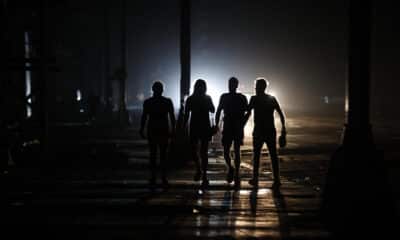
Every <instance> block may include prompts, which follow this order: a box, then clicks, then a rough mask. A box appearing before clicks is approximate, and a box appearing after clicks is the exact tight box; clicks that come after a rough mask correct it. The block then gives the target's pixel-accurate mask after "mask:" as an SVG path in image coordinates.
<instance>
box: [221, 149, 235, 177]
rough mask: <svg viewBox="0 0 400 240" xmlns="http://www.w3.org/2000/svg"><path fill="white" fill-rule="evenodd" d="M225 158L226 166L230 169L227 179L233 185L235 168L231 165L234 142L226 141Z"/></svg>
mask: <svg viewBox="0 0 400 240" xmlns="http://www.w3.org/2000/svg"><path fill="white" fill-rule="evenodd" d="M223 145H224V158H225V163H226V166H227V167H228V175H227V177H226V181H227V182H228V183H231V182H232V181H233V168H232V164H231V154H230V153H231V145H232V141H224V143H223Z"/></svg>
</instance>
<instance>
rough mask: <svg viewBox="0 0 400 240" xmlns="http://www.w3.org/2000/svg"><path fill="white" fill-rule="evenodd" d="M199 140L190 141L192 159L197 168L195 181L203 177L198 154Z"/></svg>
mask: <svg viewBox="0 0 400 240" xmlns="http://www.w3.org/2000/svg"><path fill="white" fill-rule="evenodd" d="M198 141H199V140H198V139H191V140H190V148H191V149H190V150H191V154H192V159H193V161H194V164H195V167H196V173H195V175H194V180H195V181H199V180H200V177H201V169H200V160H199V154H198Z"/></svg>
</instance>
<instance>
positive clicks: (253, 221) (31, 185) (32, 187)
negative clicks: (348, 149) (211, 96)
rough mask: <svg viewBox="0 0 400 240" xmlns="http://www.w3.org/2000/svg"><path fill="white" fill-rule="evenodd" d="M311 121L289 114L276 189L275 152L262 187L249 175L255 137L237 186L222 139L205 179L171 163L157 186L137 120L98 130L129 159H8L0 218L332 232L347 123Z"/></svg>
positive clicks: (130, 228) (8, 221)
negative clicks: (332, 187)
mask: <svg viewBox="0 0 400 240" xmlns="http://www.w3.org/2000/svg"><path fill="white" fill-rule="evenodd" d="M306 122H307V121H303V123H302V124H298V123H297V122H296V121H294V120H292V122H291V120H290V119H289V121H288V126H291V128H289V129H288V131H289V135H288V140H289V144H288V146H287V148H286V149H281V150H280V161H281V175H282V186H281V188H280V190H279V191H274V190H272V189H271V184H272V181H271V180H272V179H271V177H272V176H271V172H270V163H269V157H268V154H267V152H264V154H263V158H262V165H261V171H262V173H261V174H260V177H261V182H260V187H259V189H258V190H253V189H252V188H251V186H249V185H248V184H247V180H248V179H250V177H251V172H252V165H251V148H250V143H251V142H250V141H246V144H245V146H244V147H243V149H242V164H241V178H242V184H241V188H240V189H239V190H235V189H234V188H233V184H232V185H229V184H228V183H226V181H225V178H226V168H225V164H224V160H223V158H222V153H221V150H220V149H219V148H218V144H214V145H213V146H212V147H211V148H210V160H209V162H210V165H209V172H208V174H209V178H210V180H211V181H210V186H209V187H208V188H207V189H203V190H202V189H201V188H200V183H199V182H194V181H193V180H192V179H193V176H194V167H193V163H190V162H189V163H187V164H186V165H185V166H183V167H179V168H178V167H176V168H174V169H171V170H170V176H169V179H170V186H169V188H162V186H161V185H157V186H156V188H155V189H150V187H149V185H148V182H147V179H148V178H149V172H148V169H147V147H146V142H145V141H144V140H137V139H138V138H137V132H136V131H135V130H130V131H125V133H124V134H122V135H125V137H121V136H119V135H118V134H116V135H114V136H112V137H110V138H108V139H104V138H97V139H92V140H93V141H97V142H98V143H99V142H103V143H104V142H113V143H117V144H118V146H117V148H118V150H119V151H120V152H123V153H125V156H127V157H128V158H127V160H128V161H127V164H126V165H125V166H123V167H121V165H118V166H113V164H110V165H109V166H104V165H102V167H93V168H90V167H89V168H88V167H79V166H78V167H77V166H75V167H65V168H63V167H58V168H47V169H45V168H37V167H33V166H30V167H16V166H14V167H10V169H8V170H7V171H5V172H3V173H2V175H1V179H2V183H3V184H5V185H3V186H4V188H3V193H2V195H3V196H5V197H4V198H3V204H2V206H3V210H2V213H3V214H1V218H2V219H1V221H2V222H3V223H5V224H3V226H4V227H5V228H4V229H5V232H6V233H8V234H11V235H10V236H12V238H9V239H18V238H19V237H24V238H27V237H29V238H31V237H35V238H36V237H39V238H49V239H50V238H51V239H76V238H79V239H80V238H83V239H193V238H200V239H204V238H207V239H265V238H268V239H330V238H331V235H330V233H329V232H328V231H327V230H326V229H325V228H324V227H323V224H322V223H321V218H320V216H319V207H320V194H321V193H320V192H321V186H323V180H324V175H325V174H326V166H327V162H328V160H329V156H330V153H331V152H332V151H333V150H334V149H335V147H336V146H337V142H338V139H339V135H340V129H339V128H337V127H336V125H335V124H331V123H328V122H322V123H320V124H326V125H327V126H325V127H324V128H323V129H324V130H320V131H313V130H312V129H307V124H305V123H306ZM296 124H297V125H296ZM308 124H309V126H311V125H312V124H314V123H311V122H310V123H308ZM304 131H308V135H304ZM126 136H131V137H126ZM135 139H136V140H135ZM247 140H248V139H247ZM216 141H217V139H216ZM54 161H56V160H54ZM4 189H5V190H4Z"/></svg>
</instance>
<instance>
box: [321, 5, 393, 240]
mask: <svg viewBox="0 0 400 240" xmlns="http://www.w3.org/2000/svg"><path fill="white" fill-rule="evenodd" d="M371 12H372V6H371V0H364V1H361V0H350V1H349V20H350V21H349V39H348V43H349V51H348V70H347V83H346V84H347V86H346V91H347V99H346V124H345V129H344V134H343V142H342V144H341V146H340V147H339V148H338V149H337V151H336V152H335V153H334V154H333V156H332V159H331V161H330V165H329V169H328V174H327V177H326V181H325V186H324V189H323V194H322V209H321V210H322V216H323V219H324V222H325V223H326V225H327V226H328V228H329V229H330V230H331V231H332V232H333V233H334V234H335V235H336V236H335V239H336V238H337V239H341V238H345V237H356V238H363V237H373V238H377V237H379V238H389V236H390V234H391V233H390V231H391V230H392V228H391V225H392V224H393V222H392V217H393V213H394V212H395V210H394V203H393V202H392V201H393V199H392V197H391V196H390V195H391V194H390V191H389V188H388V186H389V184H388V182H387V173H386V168H385V165H384V158H383V152H382V151H378V150H377V149H376V147H375V145H374V142H373V137H372V133H371V124H370V117H369V107H370V106H369V101H370V94H369V91H370V49H371V44H370V43H371ZM385 236H386V237H385Z"/></svg>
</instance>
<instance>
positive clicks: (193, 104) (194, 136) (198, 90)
mask: <svg viewBox="0 0 400 240" xmlns="http://www.w3.org/2000/svg"><path fill="white" fill-rule="evenodd" d="M206 92H207V84H206V81H204V80H203V79H198V80H197V81H196V83H195V85H194V90H193V93H192V95H190V96H189V97H188V99H187V100H186V104H185V115H184V116H185V117H184V123H185V125H187V123H188V121H189V118H190V124H189V138H190V146H191V153H192V158H193V160H194V162H195V165H196V173H195V176H194V180H195V181H199V180H200V178H201V179H202V186H208V185H209V181H208V178H207V167H208V144H209V141H210V140H211V137H212V135H213V127H212V125H213V124H212V123H211V120H210V113H214V112H215V107H214V104H213V102H212V99H211V97H210V96H209V95H207V94H206ZM199 144H200V151H199ZM199 156H200V159H201V164H200V161H199Z"/></svg>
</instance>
